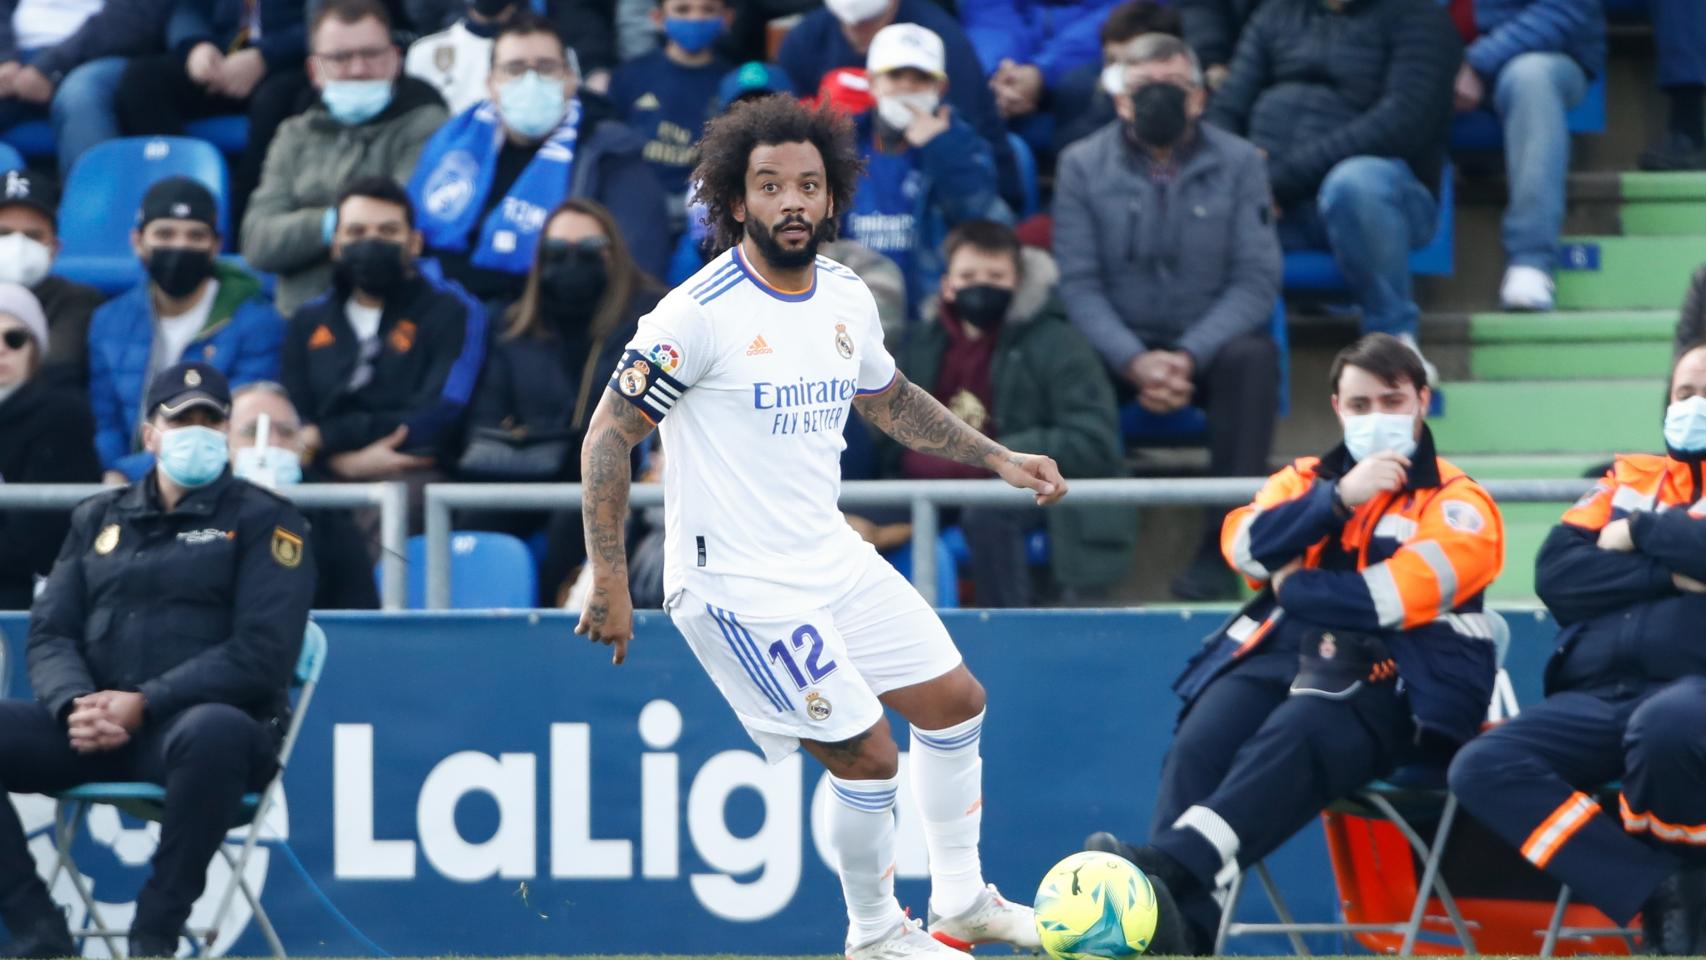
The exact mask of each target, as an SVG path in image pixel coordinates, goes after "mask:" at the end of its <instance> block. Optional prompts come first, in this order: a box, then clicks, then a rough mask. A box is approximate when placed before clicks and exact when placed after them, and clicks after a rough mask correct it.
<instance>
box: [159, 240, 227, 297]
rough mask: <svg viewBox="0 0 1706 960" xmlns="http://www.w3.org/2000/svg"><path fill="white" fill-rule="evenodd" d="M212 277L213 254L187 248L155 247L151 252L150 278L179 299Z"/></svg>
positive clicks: (169, 295)
mask: <svg viewBox="0 0 1706 960" xmlns="http://www.w3.org/2000/svg"><path fill="white" fill-rule="evenodd" d="M211 276H213V254H212V253H211V252H210V251H207V250H192V249H190V248H188V247H156V248H154V249H153V250H151V251H149V253H148V279H150V280H152V281H154V285H155V286H157V287H159V288H160V292H161V293H164V294H165V295H166V296H168V297H171V298H172V299H174V300H176V299H178V298H180V297H187V296H189V295H190V294H191V293H194V292H195V288H196V287H199V286H201V282H202V281H203V280H206V279H207V278H208V277H211Z"/></svg>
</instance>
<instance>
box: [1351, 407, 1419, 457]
mask: <svg viewBox="0 0 1706 960" xmlns="http://www.w3.org/2000/svg"><path fill="white" fill-rule="evenodd" d="M1345 449H1346V450H1348V451H1350V454H1351V457H1352V458H1353V459H1355V460H1356V462H1358V463H1361V462H1363V461H1364V460H1367V459H1368V458H1369V457H1372V456H1374V455H1375V454H1377V453H1384V452H1386V451H1388V450H1390V451H1392V452H1393V453H1396V454H1398V455H1400V456H1404V457H1408V456H1409V455H1410V454H1412V453H1415V452H1416V415H1415V414H1413V413H1364V414H1359V415H1357V416H1354V417H1346V418H1345Z"/></svg>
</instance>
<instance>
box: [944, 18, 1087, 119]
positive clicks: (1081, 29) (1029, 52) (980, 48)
mask: <svg viewBox="0 0 1706 960" xmlns="http://www.w3.org/2000/svg"><path fill="white" fill-rule="evenodd" d="M1119 2H1120V0H960V5H959V7H960V23H962V24H963V25H964V26H965V31H966V39H968V40H970V41H971V45H972V47H973V48H974V49H976V50H977V55H978V59H979V60H981V61H982V63H983V69H984V72H985V73H986V74H988V75H989V89H990V92H991V93H993V94H994V95H995V109H996V110H997V111H999V112H1000V114H1001V116H1002V118H1003V119H1005V120H1006V121H1007V122H1008V123H1009V124H1011V123H1014V122H1016V121H1021V120H1024V119H1026V118H1028V117H1031V116H1033V115H1035V114H1036V113H1037V112H1038V111H1039V110H1041V109H1042V108H1043V106H1044V104H1045V101H1046V100H1047V98H1048V95H1049V93H1050V91H1052V90H1054V89H1055V88H1056V87H1057V86H1059V84H1060V82H1061V81H1062V80H1064V79H1065V78H1066V76H1067V74H1069V73H1071V72H1072V71H1074V70H1076V69H1078V68H1079V67H1084V66H1088V65H1090V64H1093V63H1096V62H1097V61H1098V60H1100V59H1101V58H1100V54H1101V52H1102V51H1101V47H1102V44H1100V43H1098V39H1099V37H1098V34H1099V33H1100V31H1101V28H1102V23H1103V21H1105V20H1106V19H1107V18H1108V14H1109V13H1110V12H1111V11H1112V10H1113V9H1114V6H1115V5H1116V4H1118V3H1119ZM1045 142H1046V138H1045Z"/></svg>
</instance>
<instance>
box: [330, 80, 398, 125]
mask: <svg viewBox="0 0 1706 960" xmlns="http://www.w3.org/2000/svg"><path fill="white" fill-rule="evenodd" d="M320 102H321V103H324V104H325V105H326V112H327V113H330V114H331V115H332V119H333V120H336V121H337V122H339V123H341V124H343V125H344V126H346V127H353V126H356V125H357V124H362V123H366V122H367V121H369V120H372V119H373V118H374V117H377V116H379V114H380V112H382V111H383V110H384V109H385V108H386V107H388V106H390V105H391V81H389V80H327V81H326V89H324V90H321V91H320Z"/></svg>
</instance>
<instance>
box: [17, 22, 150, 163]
mask: <svg viewBox="0 0 1706 960" xmlns="http://www.w3.org/2000/svg"><path fill="white" fill-rule="evenodd" d="M169 5H170V0H78V2H65V0H0V130H4V129H6V128H7V127H11V126H14V125H16V124H19V123H23V122H24V121H26V120H40V119H43V118H51V120H52V122H53V133H54V142H55V147H56V149H57V151H58V154H59V175H60V176H61V177H64V176H65V175H66V174H67V173H69V172H70V170H71V164H72V163H73V162H75V161H76V159H77V158H78V157H80V156H82V155H83V151H85V150H87V149H89V148H90V147H92V146H94V145H95V144H97V143H100V142H101V141H103V140H111V139H112V138H114V137H116V136H118V135H119V128H118V117H117V115H116V114H115V113H114V111H113V95H114V93H116V92H117V90H118V85H119V78H120V77H121V76H123V75H124V68H125V58H126V57H134V56H142V55H145V54H152V53H157V52H159V46H160V27H159V25H160V24H161V23H163V22H164V21H165V19H166V14H167V9H168V7H169Z"/></svg>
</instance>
